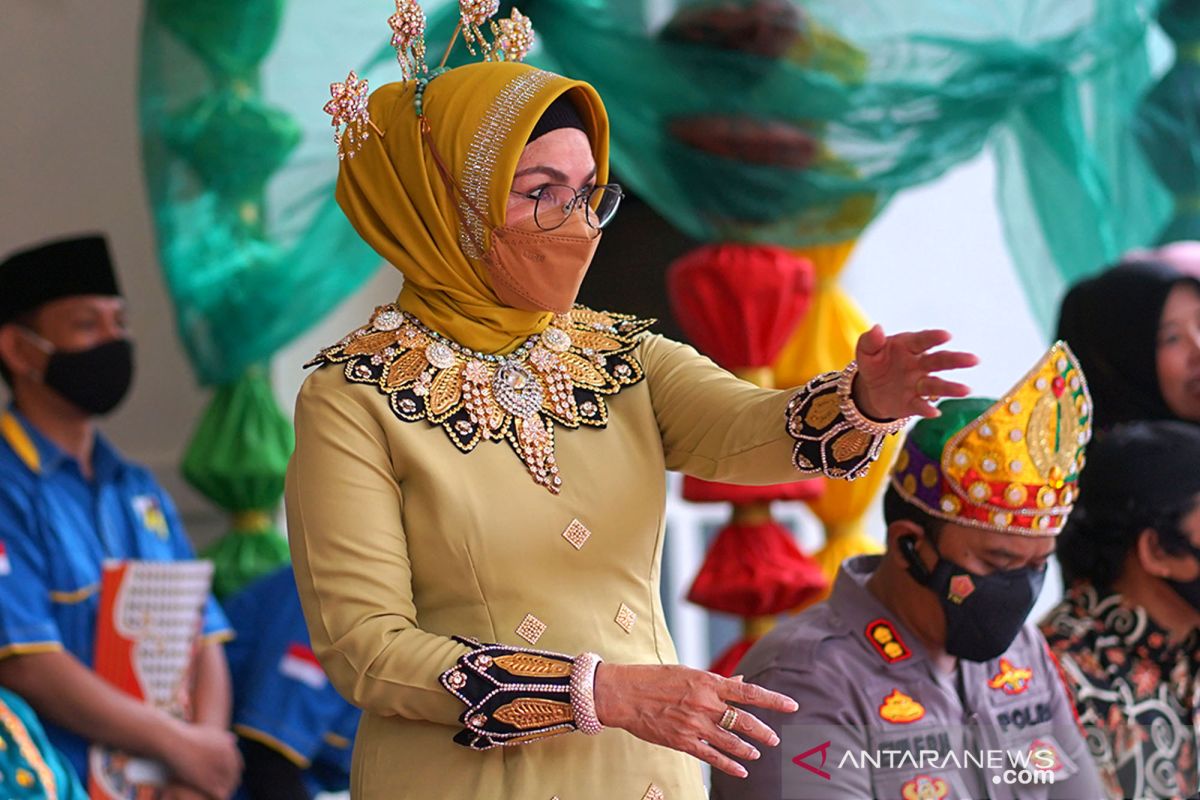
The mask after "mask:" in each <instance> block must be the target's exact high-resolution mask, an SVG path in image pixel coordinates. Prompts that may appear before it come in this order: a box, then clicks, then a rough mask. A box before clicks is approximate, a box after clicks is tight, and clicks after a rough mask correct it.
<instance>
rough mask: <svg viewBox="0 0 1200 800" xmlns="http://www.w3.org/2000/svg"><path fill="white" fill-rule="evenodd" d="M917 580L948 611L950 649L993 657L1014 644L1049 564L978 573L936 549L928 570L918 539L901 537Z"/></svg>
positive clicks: (982, 657) (986, 658)
mask: <svg viewBox="0 0 1200 800" xmlns="http://www.w3.org/2000/svg"><path fill="white" fill-rule="evenodd" d="M900 552H901V553H902V554H903V555H904V559H905V560H906V561H907V562H908V572H909V574H910V575H912V576H913V579H914V580H915V581H916V582H917V583H919V584H921V585H923V586H925V587H926V588H928V589H929V590H930V591H932V592H934V593H935V594H936V595H937V596H938V600H939V601H940V602H941V604H942V612H943V613H944V614H945V616H946V652H947V653H949V654H950V655H952V656H957V657H958V658H965V659H966V660H968V661H991V660H992V659H993V658H996V657H998V656H1000V655H1001V654H1003V653H1004V651H1005V650H1007V649H1008V648H1009V646H1010V645H1012V643H1013V640H1014V639H1016V638H1017V634H1018V633H1020V632H1021V626H1022V625H1024V624H1025V618H1026V617H1028V616H1029V612H1030V611H1032V610H1033V606H1034V603H1036V602H1037V598H1038V594H1039V593H1041V591H1042V582H1043V581H1044V580H1045V578H1046V568H1045V567H1044V566H1043V567H1040V568H1038V569H1033V568H1030V567H1025V568H1022V569H1014V570H1005V571H1002V572H992V573H990V574H988V575H976V574H975V573H973V572H970V571H969V570H967V569H966V568H964V567H962V566H960V565H958V564H956V563H954V562H953V561H951V560H950V559H948V558H945V557H944V556H942V554H941V553H938V562H937V565H936V566H935V567H934V568H933V571H932V572H930V571H929V569H927V568H926V567H925V565H924V564H923V563H922V562H921V559H920V557H919V556H918V555H917V549H916V539H915V538H914V537H904V538H903V539H901V540H900Z"/></svg>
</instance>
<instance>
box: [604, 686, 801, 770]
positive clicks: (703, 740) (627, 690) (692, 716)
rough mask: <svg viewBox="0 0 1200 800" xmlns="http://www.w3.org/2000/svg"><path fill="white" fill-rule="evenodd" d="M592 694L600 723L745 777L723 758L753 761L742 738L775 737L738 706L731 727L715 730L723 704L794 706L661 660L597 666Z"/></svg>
mask: <svg viewBox="0 0 1200 800" xmlns="http://www.w3.org/2000/svg"><path fill="white" fill-rule="evenodd" d="M595 698H596V716H597V717H598V718H599V720H600V722H601V723H603V724H604V725H607V726H609V727H612V728H622V729H623V730H626V731H629V732H630V733H632V734H633V735H634V736H636V737H638V738H639V739H642V740H644V741H647V742H650V743H652V744H657V745H662V746H663V747H670V748H672V749H674V750H679V751H682V752H684V753H688V754H689V755H693V756H695V757H696V758H698V759H700V760H701V761H705V762H707V763H709V764H711V765H713V766H714V767H716V768H717V769H719V770H721V771H722V772H727V773H729V774H730V775H733V776H734V777H738V778H744V777H746V769H745V767H743V766H742V765H741V764H739V763H737V762H736V761H734V760H733V759H732V758H730V757H729V756H733V757H735V758H740V759H744V760H748V761H753V760H754V759H756V758H758V757H759V752H758V750H757V749H756V748H755V747H753V746H752V745H751V744H750V743H749V742H747V741H746V739H747V738H749V739H757V740H758V741H759V742H762V743H763V744H764V745H767V746H768V747H775V746H776V745H778V744H779V737H778V736H776V735H775V732H774V731H772V730H771V729H770V728H768V727H767V726H766V725H765V724H763V723H762V722H761V721H759V720H758V719H757V718H756V717H755V716H754V715H753V714H750V713H749V712H747V711H745V710H743V709H741V708H739V709H737V719H736V721H735V722H734V725H733V729H732V730H725V729H724V728H721V727H720V726H719V725H718V723H719V722H720V721H721V717H722V716H723V715H724V714H725V709H727V708H728V707H729V704H730V703H737V704H738V705H739V706H758V707H760V708H767V709H770V710H772V711H782V712H785V713H791V712H793V711H795V710H796V709H797V708H798V706H797V705H796V701H795V700H792V699H791V698H790V697H788V696H786V695H782V694H779V693H778V692H772V691H769V690H767V689H764V688H762V687H761V686H755V685H753V684H749V683H743V682H742V680H741V678H736V679H735V678H723V677H721V676H720V675H714V674H713V673H711V672H704V671H702V670H698V669H691V668H690V667H683V666H675V665H661V664H644V665H643V664H636V665H631V664H609V663H607V662H605V663H602V664H600V666H599V667H597V668H596V680H595ZM743 737H745V738H743Z"/></svg>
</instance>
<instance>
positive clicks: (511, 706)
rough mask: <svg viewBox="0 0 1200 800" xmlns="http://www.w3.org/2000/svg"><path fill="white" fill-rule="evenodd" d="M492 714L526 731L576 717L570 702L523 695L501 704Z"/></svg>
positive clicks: (558, 723)
mask: <svg viewBox="0 0 1200 800" xmlns="http://www.w3.org/2000/svg"><path fill="white" fill-rule="evenodd" d="M492 716H494V717H495V718H496V719H498V720H500V721H501V722H503V723H505V724H508V725H512V726H513V727H514V728H517V729H518V730H523V731H525V730H529V729H530V728H545V727H548V726H550V725H560V724H562V723H564V722H571V721H573V720H574V719H575V712H574V711H573V710H572V709H571V704H570V703H562V702H559V701H557V700H539V699H537V698H532V697H523V698H521V699H520V700H514V701H512V702H511V703H506V704H505V705H502V706H500V707H499V708H498V709H496V713H495V714H493V715H492Z"/></svg>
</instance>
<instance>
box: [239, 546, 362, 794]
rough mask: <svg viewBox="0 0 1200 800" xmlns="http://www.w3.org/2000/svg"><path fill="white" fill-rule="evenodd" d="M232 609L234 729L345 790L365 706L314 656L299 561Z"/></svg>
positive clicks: (312, 777) (322, 782)
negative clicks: (295, 570) (299, 587)
mask: <svg viewBox="0 0 1200 800" xmlns="http://www.w3.org/2000/svg"><path fill="white" fill-rule="evenodd" d="M225 611H226V613H227V614H228V615H229V619H230V621H231V622H232V623H233V627H234V630H235V631H236V633H237V637H236V638H235V640H234V641H233V642H232V643H231V644H230V645H229V649H228V654H229V670H230V673H231V675H232V677H233V697H234V702H233V727H234V730H235V731H236V732H237V733H238V735H240V736H242V737H244V738H246V739H251V740H253V741H256V742H259V743H261V744H264V745H266V746H267V747H270V748H271V749H273V750H275V751H277V752H279V753H280V754H281V755H283V756H284V757H285V758H287V759H288V760H289V761H291V762H292V763H294V764H296V765H297V766H299V767H301V768H303V769H305V770H307V771H308V773H309V774H308V775H307V776H306V777H307V778H308V779H309V781H310V783H314V784H316V786H315V788H318V789H321V790H329V791H340V790H344V789H345V788H346V787H347V786H348V785H349V776H350V753H351V746H352V743H353V740H354V729H355V727H356V726H357V725H358V718H359V714H360V713H361V712H360V711H359V710H358V709H357V708H355V707H354V706H352V705H350V704H349V703H348V702H346V701H345V700H344V699H343V698H342V696H341V695H339V694H338V693H337V690H336V689H334V688H333V685H332V684H331V683H330V682H329V679H328V678H327V677H326V676H325V672H324V671H323V670H322V669H321V666H320V664H318V663H317V659H316V656H315V655H313V651H312V646H311V644H310V643H309V638H308V629H307V628H306V627H305V624H304V613H303V611H302V610H301V607H300V598H299V596H298V595H297V594H296V580H295V578H294V577H293V575H292V568H291V567H290V566H287V567H284V568H282V569H280V570H277V571H275V572H273V573H271V574H270V575H267V576H266V577H263V578H260V579H258V580H256V581H254V582H253V583H251V584H250V585H249V586H247V587H246V588H244V589H242V590H241V591H240V592H238V593H237V594H235V595H234V596H233V597H232V598H230V599H229V601H228V602H227V603H226V604H225Z"/></svg>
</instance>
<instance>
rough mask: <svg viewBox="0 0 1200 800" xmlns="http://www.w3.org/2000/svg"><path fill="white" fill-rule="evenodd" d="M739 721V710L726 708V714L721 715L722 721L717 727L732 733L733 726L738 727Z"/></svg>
mask: <svg viewBox="0 0 1200 800" xmlns="http://www.w3.org/2000/svg"><path fill="white" fill-rule="evenodd" d="M737 719H738V710H737V709H736V708H734V707H733V706H725V713H724V714H722V715H721V721H720V722H718V723H717V727H719V728H724V729H725V730H727V731H731V730H733V726H734V725H737Z"/></svg>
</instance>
